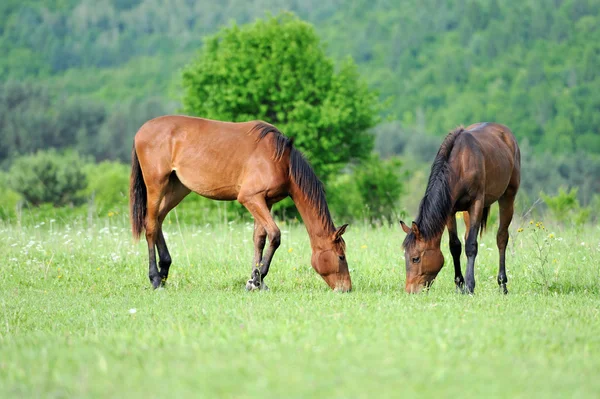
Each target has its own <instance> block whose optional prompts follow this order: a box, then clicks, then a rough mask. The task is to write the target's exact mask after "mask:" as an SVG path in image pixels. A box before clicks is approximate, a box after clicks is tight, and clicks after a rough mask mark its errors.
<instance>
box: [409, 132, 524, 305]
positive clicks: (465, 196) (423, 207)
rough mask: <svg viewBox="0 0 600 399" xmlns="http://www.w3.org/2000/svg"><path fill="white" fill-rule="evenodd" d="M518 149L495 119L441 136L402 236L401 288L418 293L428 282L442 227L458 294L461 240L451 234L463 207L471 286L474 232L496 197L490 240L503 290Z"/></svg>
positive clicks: (439, 258)
mask: <svg viewBox="0 0 600 399" xmlns="http://www.w3.org/2000/svg"><path fill="white" fill-rule="evenodd" d="M520 169H521V153H520V150H519V146H518V145H517V141H516V140H515V137H514V135H513V133H512V132H511V131H510V129H509V128H508V127H506V126H504V125H500V124H497V123H477V124H474V125H471V126H469V127H467V129H464V128H462V127H459V128H458V129H456V130H454V131H453V132H451V133H450V134H448V135H447V136H446V138H445V139H444V142H443V143H442V145H441V147H440V149H439V151H438V153H437V156H436V157H435V160H434V161H433V165H432V167H431V174H430V176H429V182H428V184H427V189H426V190H425V196H424V197H423V199H422V200H421V204H420V205H419V215H418V216H417V219H416V221H415V222H413V223H412V226H411V227H410V228H409V227H408V226H407V225H405V224H404V222H402V221H401V222H400V224H401V225H402V229H403V230H404V231H405V232H406V233H407V234H408V235H407V236H406V238H405V240H404V243H403V247H404V258H405V262H406V287H405V289H406V291H407V292H419V291H420V290H421V289H423V288H424V287H427V286H429V285H430V284H431V283H433V280H434V279H435V277H436V276H437V274H438V272H439V271H440V270H441V269H442V266H444V256H443V255H442V251H441V250H440V241H441V239H442V233H443V232H444V228H445V227H446V226H448V234H449V238H450V252H451V254H452V258H453V260H454V274H455V278H454V282H455V283H456V286H457V289H460V290H461V291H463V292H464V283H465V280H464V279H463V275H462V271H461V268H460V253H461V244H460V240H459V238H458V235H457V234H456V217H455V215H456V212H459V211H463V212H464V213H463V215H464V216H465V218H464V219H465V224H466V227H467V229H466V230H467V231H466V232H465V252H466V254H467V273H466V282H467V284H466V289H467V291H468V292H469V293H473V291H474V290H475V257H476V256H477V234H478V233H479V232H481V233H483V230H484V229H485V225H486V221H487V217H488V213H489V210H490V206H491V205H492V204H493V203H494V202H496V201H498V204H499V206H500V227H499V228H498V234H497V236H496V243H497V245H498V251H499V253H500V266H499V271H498V285H499V286H500V287H501V289H502V291H503V292H504V293H505V294H507V293H508V290H507V289H506V282H507V278H506V268H505V253H506V245H507V243H508V226H509V225H510V222H511V220H512V216H513V204H514V201H515V196H516V194H517V191H518V189H519V184H520V180H521V177H520V176H521V175H520Z"/></svg>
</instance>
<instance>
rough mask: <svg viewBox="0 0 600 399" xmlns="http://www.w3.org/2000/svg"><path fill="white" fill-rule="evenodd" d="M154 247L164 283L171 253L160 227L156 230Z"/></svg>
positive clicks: (167, 274)
mask: <svg viewBox="0 0 600 399" xmlns="http://www.w3.org/2000/svg"><path fill="white" fill-rule="evenodd" d="M156 248H157V249H158V259H159V260H158V265H159V266H160V273H159V274H160V278H161V283H162V284H163V285H164V284H165V283H166V281H167V279H168V278H169V267H170V266H171V255H170V254H169V249H168V248H167V243H166V242H165V236H164V235H163V232H162V227H161V228H160V229H159V230H158V235H157V240H156Z"/></svg>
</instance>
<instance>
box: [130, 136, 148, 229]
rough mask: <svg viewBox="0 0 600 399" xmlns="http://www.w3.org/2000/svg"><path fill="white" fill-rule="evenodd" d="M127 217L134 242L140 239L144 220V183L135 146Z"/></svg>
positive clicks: (132, 154)
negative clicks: (129, 220) (129, 219)
mask: <svg viewBox="0 0 600 399" xmlns="http://www.w3.org/2000/svg"><path fill="white" fill-rule="evenodd" d="M129 217H130V218H131V231H132V232H133V238H134V239H135V240H139V239H140V235H141V234H142V230H143V228H144V220H145V219H146V183H145V182H144V176H142V168H141V167H140V161H139V160H138V157H137V153H136V152H135V146H134V147H133V150H131V178H130V179H129Z"/></svg>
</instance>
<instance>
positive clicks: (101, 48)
mask: <svg viewBox="0 0 600 399" xmlns="http://www.w3.org/2000/svg"><path fill="white" fill-rule="evenodd" d="M346 3H347V2H344V1H341V0H334V1H317V0H229V1H227V0H223V1H219V2H197V1H187V0H173V1H161V0H99V1H95V0H83V1H78V0H39V1H36V0H3V1H2V2H1V3H0V53H1V54H2V55H3V56H2V57H0V82H7V81H9V82H15V81H17V82H31V83H32V84H33V85H34V86H43V88H42V89H41V90H44V91H46V92H47V93H48V96H50V97H51V98H52V97H54V98H60V99H62V100H61V101H50V100H49V104H52V105H51V106H52V107H53V110H52V111H51V112H50V111H48V112H50V114H57V113H58V114H60V112H61V107H66V106H72V105H73V104H70V105H69V103H70V102H73V101H75V100H74V99H80V98H82V99H85V100H86V101H90V102H93V103H97V104H100V105H102V106H104V107H105V108H106V111H105V113H104V114H103V115H102V116H101V117H100V116H97V117H96V116H95V117H94V118H95V119H94V120H95V121H99V120H102V121H107V120H110V119H111V118H112V119H113V120H114V119H115V118H116V117H115V116H114V115H113V114H114V113H115V112H118V110H119V108H120V109H121V110H122V108H123V106H122V104H129V105H128V106H130V107H133V108H135V109H138V108H141V109H147V108H148V107H147V106H145V105H144V104H142V103H143V102H144V101H147V100H149V99H152V101H153V104H154V105H153V106H152V107H150V108H151V110H152V111H153V112H155V111H156V112H163V111H164V112H171V111H173V110H175V109H177V108H178V96H179V93H178V89H177V85H178V83H179V79H180V73H179V69H180V68H181V67H182V66H183V65H184V64H185V63H187V62H188V61H189V59H190V58H191V57H192V56H193V54H194V53H195V51H196V50H197V49H198V48H199V47H200V46H201V45H202V38H203V37H204V36H205V35H207V34H211V33H214V32H216V30H217V29H218V28H219V27H220V26H222V25H223V24H228V23H230V22H231V21H236V22H237V23H245V22H248V21H251V20H253V19H255V18H257V17H261V16H264V15H265V13H266V12H271V13H277V12H279V11H280V10H291V11H293V12H295V13H296V14H298V15H299V16H300V17H301V18H303V19H306V20H308V21H310V22H311V23H313V24H314V25H315V27H316V29H317V31H318V32H319V34H320V35H321V37H322V38H323V40H324V42H325V43H326V44H327V49H328V53H329V54H330V55H332V56H334V57H335V58H336V59H341V58H343V57H346V56H351V57H353V58H354V59H355V60H356V61H357V63H358V64H359V65H360V67H361V71H362V73H363V74H364V76H365V77H366V78H367V79H368V80H369V82H370V84H371V85H372V86H373V87H375V88H377V89H378V90H379V91H380V93H381V97H382V99H388V98H389V99H390V100H389V101H390V102H389V107H388V110H387V114H389V116H391V118H392V119H396V120H397V121H398V122H399V126H401V127H402V128H410V129H412V131H415V132H421V133H423V132H427V133H432V134H435V135H442V134H444V133H445V132H447V131H448V130H450V129H452V128H453V127H455V126H456V125H458V124H460V123H464V124H469V123H472V122H475V121H482V120H495V121H499V122H503V123H505V124H507V125H509V126H510V127H512V128H513V130H514V131H515V132H516V133H517V135H518V136H519V137H520V138H527V139H528V140H529V142H530V144H531V145H532V146H533V148H534V149H535V150H536V151H538V152H541V151H544V150H550V151H553V152H563V153H564V152H572V151H575V150H576V149H577V148H580V149H584V150H585V151H588V152H591V153H600V96H599V95H598V93H600V0H587V1H586V0H564V1H563V0H553V1H544V2H540V1H534V0H520V1H516V0H515V1H502V0H490V1H487V0H486V1H479V0H454V1H441V0H419V1H417V0H407V1H402V2H390V1H386V0H369V1H367V0H359V1H353V2H352V4H351V5H347V4H346ZM397 4H400V5H397ZM257 62H260V60H257ZM13 89H14V88H13ZM34 92H35V90H34ZM0 94H1V93H0ZM57 96H58V97H57ZM0 97H1V96H0ZM4 97H6V96H4ZM2 101H3V102H2V103H0V107H4V108H3V110H2V109H0V115H1V114H2V112H4V114H5V115H7V114H9V110H10V113H11V114H12V113H14V112H20V111H19V110H25V109H29V108H27V107H23V106H19V107H16V108H15V107H14V104H13V105H12V106H13V108H10V107H11V104H12V103H10V102H6V101H4V100H2ZM157 101H158V102H159V103H160V104H162V105H160V106H156V104H155V103H156V102H157ZM77 102H79V100H77ZM132 104H133V105H132ZM140 104H141V105H140ZM115 106H118V107H117V108H115ZM136 107H137V108H136ZM23 112H25V111H23ZM136 112H137V111H136ZM145 116H146V114H144V113H143V112H142V111H140V113H139V116H138V117H137V118H136V119H143V117H145ZM123 117H125V115H124V116H123ZM113 123H115V124H116V125H117V126H119V123H116V122H114V121H113ZM8 125H10V124H6V123H5V124H4V125H3V124H2V121H0V129H6V126H8ZM121 125H122V124H121ZM2 126H4V128H3V127H2ZM127 128H130V126H127ZM0 133H1V134H2V135H5V134H8V133H7V132H6V131H4V130H3V131H1V132H0ZM79 134H82V133H79ZM0 153H1V151H0Z"/></svg>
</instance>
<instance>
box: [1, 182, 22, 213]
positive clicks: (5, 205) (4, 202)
mask: <svg viewBox="0 0 600 399" xmlns="http://www.w3.org/2000/svg"><path fill="white" fill-rule="evenodd" d="M8 180H9V179H8V174H6V173H2V172H0V220H12V219H15V218H16V210H17V206H18V204H19V202H21V201H22V200H23V198H22V197H21V195H19V194H18V193H17V192H15V191H14V190H11V189H10V188H9V182H8Z"/></svg>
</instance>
